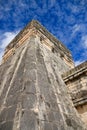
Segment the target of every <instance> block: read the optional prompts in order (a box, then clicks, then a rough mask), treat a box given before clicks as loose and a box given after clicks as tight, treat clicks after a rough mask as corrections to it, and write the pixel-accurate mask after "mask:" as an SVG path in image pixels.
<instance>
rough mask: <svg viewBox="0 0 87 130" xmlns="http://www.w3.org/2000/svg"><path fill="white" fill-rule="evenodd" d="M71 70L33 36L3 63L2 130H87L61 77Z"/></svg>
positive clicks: (0, 69)
mask: <svg viewBox="0 0 87 130" xmlns="http://www.w3.org/2000/svg"><path fill="white" fill-rule="evenodd" d="M68 69H69V66H67V64H66V63H65V62H64V60H63V59H61V57H60V56H59V54H58V52H55V53H54V51H53V52H52V49H49V47H48V46H47V45H46V44H45V43H44V42H41V39H40V36H38V35H36V34H35V35H31V36H30V37H29V38H28V39H27V41H25V44H22V45H21V46H20V47H19V48H17V49H16V50H15V54H14V55H11V56H10V57H9V58H8V60H7V61H6V62H5V63H4V64H2V65H1V66H0V130H86V128H85V126H84V125H83V122H82V121H81V120H80V118H79V116H78V114H77V112H76V110H75V108H74V106H73V103H72V101H71V99H70V96H69V94H68V93H67V88H66V86H65V84H64V82H63V80H62V78H61V76H60V75H61V73H62V72H64V71H65V70H68Z"/></svg>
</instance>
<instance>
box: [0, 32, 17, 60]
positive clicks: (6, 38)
mask: <svg viewBox="0 0 87 130" xmlns="http://www.w3.org/2000/svg"><path fill="white" fill-rule="evenodd" d="M18 32H19V31H16V32H5V33H4V34H3V35H2V38H1V40H0V42H1V43H0V60H1V59H2V55H3V54H4V49H5V47H6V46H7V45H8V44H9V43H10V42H11V40H12V39H13V38H14V37H15V36H16V35H17V34H18Z"/></svg>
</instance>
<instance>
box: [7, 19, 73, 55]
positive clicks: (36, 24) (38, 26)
mask: <svg viewBox="0 0 87 130" xmlns="http://www.w3.org/2000/svg"><path fill="white" fill-rule="evenodd" d="M32 28H35V29H36V30H38V31H40V32H41V33H42V34H44V35H45V36H46V37H47V38H48V39H49V40H50V41H51V42H53V43H54V45H55V46H58V47H59V48H60V49H61V50H62V51H64V52H65V53H66V54H67V55H68V56H69V57H71V54H70V51H69V50H68V49H67V48H66V47H65V46H64V45H63V44H62V43H61V42H60V41H59V40H58V39H56V38H55V37H54V36H53V35H52V34H51V33H49V32H48V31H47V30H46V29H45V28H44V27H43V26H42V25H41V24H40V23H39V22H38V21H36V20H32V21H31V22H30V23H29V24H28V25H27V26H26V27H24V29H23V30H22V31H20V32H19V34H18V35H17V36H16V37H15V38H14V39H13V40H12V42H10V44H9V45H8V46H7V47H6V50H5V53H7V50H9V49H11V48H13V47H14V46H15V45H16V43H17V42H18V41H19V40H20V39H21V38H22V37H23V36H24V35H26V34H27V33H28V31H29V29H32Z"/></svg>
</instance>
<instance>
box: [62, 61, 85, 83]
mask: <svg viewBox="0 0 87 130" xmlns="http://www.w3.org/2000/svg"><path fill="white" fill-rule="evenodd" d="M84 72H87V61H85V62H84V63H82V64H80V65H78V66H77V67H75V68H73V69H71V70H69V71H68V72H66V73H64V74H63V75H62V78H63V80H64V82H67V81H69V80H71V79H74V78H76V77H77V76H79V75H81V74H83V73H84Z"/></svg>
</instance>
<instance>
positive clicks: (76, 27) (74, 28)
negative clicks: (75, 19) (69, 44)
mask: <svg viewBox="0 0 87 130" xmlns="http://www.w3.org/2000/svg"><path fill="white" fill-rule="evenodd" d="M80 29H81V25H79V24H75V25H74V26H73V28H72V36H74V35H75V34H76V33H77V32H78V31H80Z"/></svg>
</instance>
